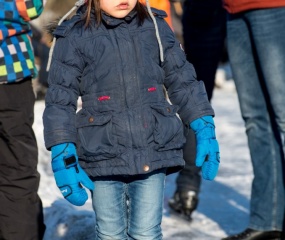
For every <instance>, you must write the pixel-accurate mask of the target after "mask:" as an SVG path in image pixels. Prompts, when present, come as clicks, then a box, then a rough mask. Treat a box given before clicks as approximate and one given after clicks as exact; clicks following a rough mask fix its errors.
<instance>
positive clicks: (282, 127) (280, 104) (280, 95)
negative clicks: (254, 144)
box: [247, 7, 285, 229]
mask: <svg viewBox="0 0 285 240" xmlns="http://www.w3.org/2000/svg"><path fill="white" fill-rule="evenodd" d="M247 19H248V22H249V23H250V27H251V32H252V38H253V41H254V45H255V47H256V52H257V57H258V60H259V63H260V68H261V71H262V78H263V79H264V85H265V87H266V90H267V93H268V98H267V103H268V105H270V107H271V108H272V110H273V111H272V114H270V116H272V118H273V121H272V122H273V124H274V129H276V132H277V130H278V133H277V134H276V135H277V137H278V145H279V146H280V152H281V161H280V159H279V158H277V160H276V163H273V164H276V165H275V168H276V169H278V170H277V172H275V176H274V178H275V179H274V181H275V184H276V190H275V194H276V197H275V199H274V204H275V206H273V207H274V209H275V211H276V213H272V214H273V216H272V217H273V218H274V220H273V222H272V227H276V228H277V229H280V226H281V222H282V221H283V220H284V217H283V214H282V212H284V206H285V195H284V182H283V179H284V177H285V176H284V172H283V171H282V163H284V154H283V151H282V148H283V147H284V145H282V141H281V139H280V138H279V137H280V133H282V134H283V135H284V134H285V108H284V103H285V68H284V67H280V66H283V65H284V62H285V46H284V40H283V39H285V32H284V23H285V7H282V8H273V9H266V10H258V11H252V12H250V13H248V15H247Z"/></svg>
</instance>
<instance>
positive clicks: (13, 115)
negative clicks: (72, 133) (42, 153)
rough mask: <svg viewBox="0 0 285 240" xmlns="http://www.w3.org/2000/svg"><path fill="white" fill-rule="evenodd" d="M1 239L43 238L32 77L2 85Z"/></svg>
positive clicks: (35, 239)
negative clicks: (34, 130)
mask: <svg viewBox="0 0 285 240" xmlns="http://www.w3.org/2000/svg"><path fill="white" fill-rule="evenodd" d="M0 102H1V104H0V206H1V207H0V239H9V240H18V239H23V240H31V239H33V240H41V239H42V237H43V234H44V230H45V225H44V221H43V211H42V203H41V200H40V198H39V196H38V194H37V191H38V187H39V181H40V175H39V173H38V172H37V163H38V149H37V143H36V138H35V135H34V132H33V129H32V124H33V120H34V102H35V96H34V93H33V89H32V85H31V81H30V80H27V81H21V82H19V83H13V84H2V85H0Z"/></svg>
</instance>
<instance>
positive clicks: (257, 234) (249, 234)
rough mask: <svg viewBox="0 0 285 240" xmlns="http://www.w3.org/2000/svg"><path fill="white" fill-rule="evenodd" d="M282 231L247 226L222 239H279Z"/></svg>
mask: <svg viewBox="0 0 285 240" xmlns="http://www.w3.org/2000/svg"><path fill="white" fill-rule="evenodd" d="M281 239H283V238H282V232H280V231H257V230H253V229H250V228H247V229H246V230H244V231H243V232H241V233H238V234H235V235H232V236H228V237H226V238H223V239H222V240H281Z"/></svg>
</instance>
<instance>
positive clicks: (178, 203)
mask: <svg viewBox="0 0 285 240" xmlns="http://www.w3.org/2000/svg"><path fill="white" fill-rule="evenodd" d="M168 205H169V207H170V208H171V209H172V210H174V211H175V212H177V213H179V214H182V215H183V216H184V217H186V219H187V220H188V221H189V220H191V214H192V212H193V211H194V210H195V209H196V208H197V205H198V194H197V193H196V192H195V191H176V192H175V194H174V196H173V198H171V199H169V201H168Z"/></svg>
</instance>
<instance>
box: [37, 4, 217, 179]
mask: <svg viewBox="0 0 285 240" xmlns="http://www.w3.org/2000/svg"><path fill="white" fill-rule="evenodd" d="M153 12H154V14H155V17H156V21H157V25H158V28H159V34H160V37H161V41H162V45H163V50H164V61H163V62H160V58H159V46H158V42H157V39H156V35H155V28H154V23H153V22H152V20H151V18H149V19H146V20H145V21H144V22H143V24H142V25H138V19H137V16H136V13H135V12H132V13H130V14H129V15H128V16H127V17H125V18H124V19H116V18H112V17H111V16H107V15H105V14H103V15H102V18H103V20H102V21H103V22H102V24H101V25H100V26H99V27H95V26H94V27H90V28H87V29H84V22H83V20H81V17H82V13H81V12H80V11H79V12H78V13H77V14H76V15H75V16H74V17H73V18H72V19H71V20H68V21H65V22H64V23H63V24H62V25H61V26H59V27H58V28H57V29H56V30H55V32H54V34H55V36H56V37H57V42H56V45H55V49H54V52H53V58H52V64H51V68H50V72H49V89H48V91H47V95H46V108H45V111H44V115H43V121H44V138H45V144H46V148H47V149H50V148H51V147H52V146H54V145H57V144H60V143H65V142H73V143H75V144H76V146H77V153H78V156H79V161H80V164H81V166H82V168H83V169H84V170H85V171H86V172H87V173H88V174H89V176H93V177H96V176H108V175H135V174H144V173H149V172H151V171H154V170H156V169H160V168H167V174H169V173H172V172H175V171H178V170H180V169H181V168H182V167H183V166H184V160H183V155H182V147H183V145H184V143H185V137H184V134H183V127H184V125H186V126H189V123H190V122H191V121H193V120H194V119H197V118H199V117H202V116H205V115H214V111H213V109H212V107H211V105H210V103H209V101H208V98H207V95H206V91H205V87H204V84H203V82H202V81H197V80H196V73H195V70H194V68H193V66H192V65H191V64H190V63H189V62H187V61H186V58H185V53H184V51H183V50H182V48H181V46H180V44H179V42H178V41H177V40H176V38H175V36H174V34H173V32H172V30H171V29H170V28H169V26H168V25H167V23H166V22H165V20H164V19H163V18H164V17H165V16H166V15H165V13H164V12H162V11H158V10H155V9H153ZM163 86H165V88H166V89H167V91H168V95H169V99H170V101H171V103H172V105H171V104H170V103H169V102H168V101H167V99H166V97H165V95H164V92H163ZM79 96H81V97H82V109H81V110H80V111H78V112H76V111H77V100H78V97H79ZM177 113H178V114H179V117H180V118H179V117H178V116H177ZM180 119H181V120H182V121H181V120H180Z"/></svg>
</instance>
